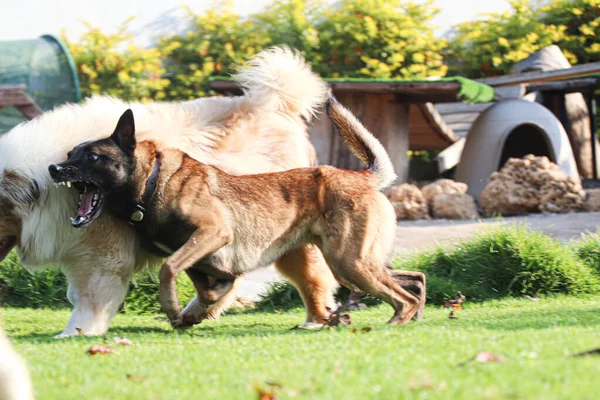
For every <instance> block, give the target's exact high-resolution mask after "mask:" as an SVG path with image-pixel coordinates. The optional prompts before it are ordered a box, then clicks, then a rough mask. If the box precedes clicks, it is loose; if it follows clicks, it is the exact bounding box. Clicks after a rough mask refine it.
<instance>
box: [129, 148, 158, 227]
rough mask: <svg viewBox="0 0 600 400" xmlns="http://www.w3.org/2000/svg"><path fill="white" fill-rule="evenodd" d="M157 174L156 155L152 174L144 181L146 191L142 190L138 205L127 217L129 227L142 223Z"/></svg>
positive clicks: (156, 180)
mask: <svg viewBox="0 0 600 400" xmlns="http://www.w3.org/2000/svg"><path fill="white" fill-rule="evenodd" d="M159 172H160V159H159V157H158V155H157V157H156V158H155V159H154V167H152V173H151V174H150V177H149V178H148V180H147V181H146V189H145V190H144V193H143V194H142V198H141V200H140V203H138V204H136V205H135V206H134V208H133V211H132V212H131V214H130V215H129V223H130V224H131V225H138V224H140V223H141V222H142V221H143V219H144V216H145V214H146V207H148V204H150V200H151V199H152V196H153V195H154V191H155V190H156V185H157V183H158V174H159Z"/></svg>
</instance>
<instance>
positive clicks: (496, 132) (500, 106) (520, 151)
mask: <svg viewBox="0 0 600 400" xmlns="http://www.w3.org/2000/svg"><path fill="white" fill-rule="evenodd" d="M527 154H534V155H537V156H546V157H548V158H549V159H550V160H551V161H553V162H555V163H556V164H558V166H559V167H560V169H561V170H562V171H563V172H564V173H565V174H566V175H567V176H571V177H573V178H574V179H577V180H579V173H578V171H577V165H576V163H575V158H574V156H573V150H572V149H571V144H570V143H569V138H568V137H567V133H566V132H565V130H564V128H563V126H562V124H561V123H560V121H559V120H558V119H557V118H556V117H555V116H554V114H552V112H551V111H550V110H548V109H547V108H546V107H544V106H543V105H541V104H538V103H534V102H530V101H526V100H517V99H513V100H505V101H501V102H499V103H496V104H494V105H493V106H491V107H489V108H488V109H486V110H485V111H484V112H483V113H481V115H479V117H478V118H477V119H476V120H475V121H474V122H473V125H472V126H471V129H469V133H468V135H467V138H466V141H465V145H464V149H463V151H462V155H461V157H460V161H459V163H458V165H457V167H456V180H457V181H459V182H464V183H466V184H467V185H469V190H468V193H469V194H470V195H471V196H473V197H474V198H475V199H479V196H480V195H481V192H482V191H483V189H484V188H485V186H486V185H487V183H488V180H489V177H490V175H491V174H492V173H494V172H495V171H498V170H499V169H500V168H502V166H503V165H504V163H505V162H506V161H507V160H508V159H509V158H511V157H515V158H520V157H523V156H525V155H527Z"/></svg>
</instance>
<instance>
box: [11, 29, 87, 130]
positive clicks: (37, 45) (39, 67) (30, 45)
mask: <svg viewBox="0 0 600 400" xmlns="http://www.w3.org/2000/svg"><path fill="white" fill-rule="evenodd" d="M18 84H25V85H27V90H26V92H27V94H28V95H29V96H30V97H31V98H32V99H33V100H34V102H35V103H36V105H37V106H38V107H39V108H40V109H42V110H50V109H52V108H54V107H56V106H58V105H61V104H64V103H69V102H79V101H80V100H81V90H80V88H79V79H78V78H77V71H76V69H75V64H74V63H73V59H72V57H71V54H70V53H69V50H68V49H67V47H66V46H65V45H64V43H63V42H62V41H61V40H60V39H58V38H57V37H55V36H52V35H44V36H41V37H39V38H37V39H32V40H13V41H0V85H18ZM25 120H26V119H25V117H23V116H22V115H21V113H20V112H19V111H18V110H17V109H15V108H14V107H3V108H2V109H0V132H6V131H8V130H10V129H11V128H13V127H14V126H16V125H17V124H19V123H21V122H23V121H25Z"/></svg>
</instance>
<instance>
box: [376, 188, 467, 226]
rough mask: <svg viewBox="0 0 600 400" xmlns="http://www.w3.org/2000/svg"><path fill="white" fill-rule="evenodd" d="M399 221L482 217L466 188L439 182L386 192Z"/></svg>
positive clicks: (392, 189) (391, 189)
mask: <svg viewBox="0 0 600 400" xmlns="http://www.w3.org/2000/svg"><path fill="white" fill-rule="evenodd" d="M386 194H387V197H388V198H389V199H390V201H391V202H392V205H393V206H394V210H395V211H396V219H398V220H417V219H429V218H431V217H433V218H447V219H475V218H478V217H479V213H478V212H477V206H476V205H475V201H474V199H473V197H471V196H470V195H468V194H467V185H466V184H464V183H459V182H454V181H452V180H450V179H440V180H437V181H435V182H433V183H430V184H428V185H425V186H423V188H422V189H419V188H418V187H417V186H415V185H412V184H409V183H405V184H402V185H397V186H392V187H391V188H390V189H389V190H388V191H387V193H386Z"/></svg>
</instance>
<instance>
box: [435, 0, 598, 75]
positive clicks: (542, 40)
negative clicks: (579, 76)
mask: <svg viewBox="0 0 600 400" xmlns="http://www.w3.org/2000/svg"><path fill="white" fill-rule="evenodd" d="M510 5H511V10H510V11H506V12H503V13H489V14H487V18H485V19H483V20H476V21H469V22H463V23H461V24H458V25H457V26H456V27H455V31H454V33H453V35H452V37H451V39H450V45H449V47H448V49H447V50H446V51H445V52H444V59H445V61H446V63H447V65H448V66H449V73H450V74H451V75H463V76H467V77H470V78H479V77H484V76H494V75H502V74H506V73H508V70H509V68H510V67H511V66H512V65H513V64H515V63H516V62H518V61H520V60H522V59H524V58H526V57H527V56H529V55H530V54H532V53H535V52H536V51H538V50H539V49H541V48H543V47H546V46H549V45H551V44H556V45H557V46H559V47H560V48H561V49H562V50H563V52H564V54H565V56H566V57H567V59H568V60H569V62H571V63H572V64H576V63H580V62H590V61H598V60H600V40H599V39H598V34H599V33H600V32H599V30H600V28H599V26H600V6H599V5H600V0H550V1H540V0H511V1H510Z"/></svg>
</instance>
